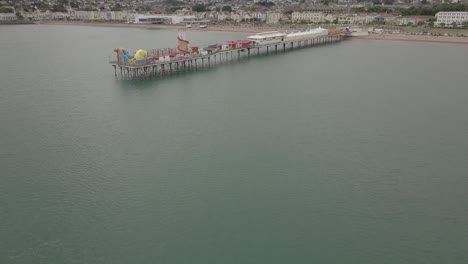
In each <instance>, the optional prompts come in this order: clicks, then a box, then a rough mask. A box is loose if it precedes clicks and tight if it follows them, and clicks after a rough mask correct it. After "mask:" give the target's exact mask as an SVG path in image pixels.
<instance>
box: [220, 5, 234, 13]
mask: <svg viewBox="0 0 468 264" xmlns="http://www.w3.org/2000/svg"><path fill="white" fill-rule="evenodd" d="M221 10H222V11H225V12H232V7H231V6H229V5H225V6H223V9H221Z"/></svg>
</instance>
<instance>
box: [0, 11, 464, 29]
mask: <svg viewBox="0 0 468 264" xmlns="http://www.w3.org/2000/svg"><path fill="white" fill-rule="evenodd" d="M18 17H22V18H23V19H25V20H28V21H39V20H79V21H119V22H128V23H166V24H180V23H192V22H196V21H203V22H204V23H208V22H226V21H233V22H259V23H266V24H278V23H280V22H292V23H316V24H321V23H337V24H354V25H365V24H385V25H396V26H398V25H399V26H404V25H416V24H418V23H419V22H420V21H425V20H428V19H429V17H408V16H394V15H391V14H372V13H364V14H342V13H341V14H340V13H330V12H317V11H303V12H292V13H291V14H290V15H287V14H285V13H282V12H275V11H267V12H261V11H259V12H246V11H235V12H220V11H212V12H198V13H197V12H193V13H192V12H186V10H182V11H181V12H176V14H171V15H165V14H158V15H154V14H153V15H144V14H137V13H135V12H129V11H75V10H69V11H68V12H66V13H65V12H63V13H62V12H49V11H46V12H14V13H0V21H14V20H17V19H18ZM436 19H437V20H436V22H435V25H436V26H444V25H447V26H448V25H453V24H454V23H455V24H463V23H465V22H468V12H439V13H437V14H436Z"/></svg>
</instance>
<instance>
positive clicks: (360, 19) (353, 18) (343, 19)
mask: <svg viewBox="0 0 468 264" xmlns="http://www.w3.org/2000/svg"><path fill="white" fill-rule="evenodd" d="M338 23H339V24H353V25H364V24H368V23H369V18H368V17H367V15H366V16H358V15H345V16H339V17H338Z"/></svg>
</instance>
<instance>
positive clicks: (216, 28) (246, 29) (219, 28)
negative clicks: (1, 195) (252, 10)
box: [39, 21, 468, 44]
mask: <svg viewBox="0 0 468 264" xmlns="http://www.w3.org/2000/svg"><path fill="white" fill-rule="evenodd" d="M39 24H40V25H60V26H87V27H116V28H145V29H153V30H185V31H206V32H236V33H259V32H265V31H273V30H291V28H287V27H284V28H282V27H271V26H260V27H259V26H254V25H240V26H233V25H209V26H208V27H207V28H198V27H192V28H186V27H185V26H180V25H160V24H123V23H89V22H56V21H54V22H45V23H39ZM348 39H349V40H383V41H412V42H432V43H450V44H468V38H466V37H444V36H421V35H404V34H371V35H368V36H361V37H349V38H348Z"/></svg>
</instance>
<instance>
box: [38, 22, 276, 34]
mask: <svg viewBox="0 0 468 264" xmlns="http://www.w3.org/2000/svg"><path fill="white" fill-rule="evenodd" d="M39 24H40V25H60V26H86V27H117V28H146V29H166V30H167V29H168V30H171V29H172V30H182V29H183V30H186V31H210V32H238V33H258V32H263V31H272V30H279V29H281V28H278V27H268V26H267V27H264V26H262V27H258V26H253V25H252V26H245V25H242V26H232V25H222V26H220V25H209V26H208V27H207V28H199V27H196V26H194V27H192V28H187V27H185V26H180V25H160V24H123V23H88V22H45V23H39Z"/></svg>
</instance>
